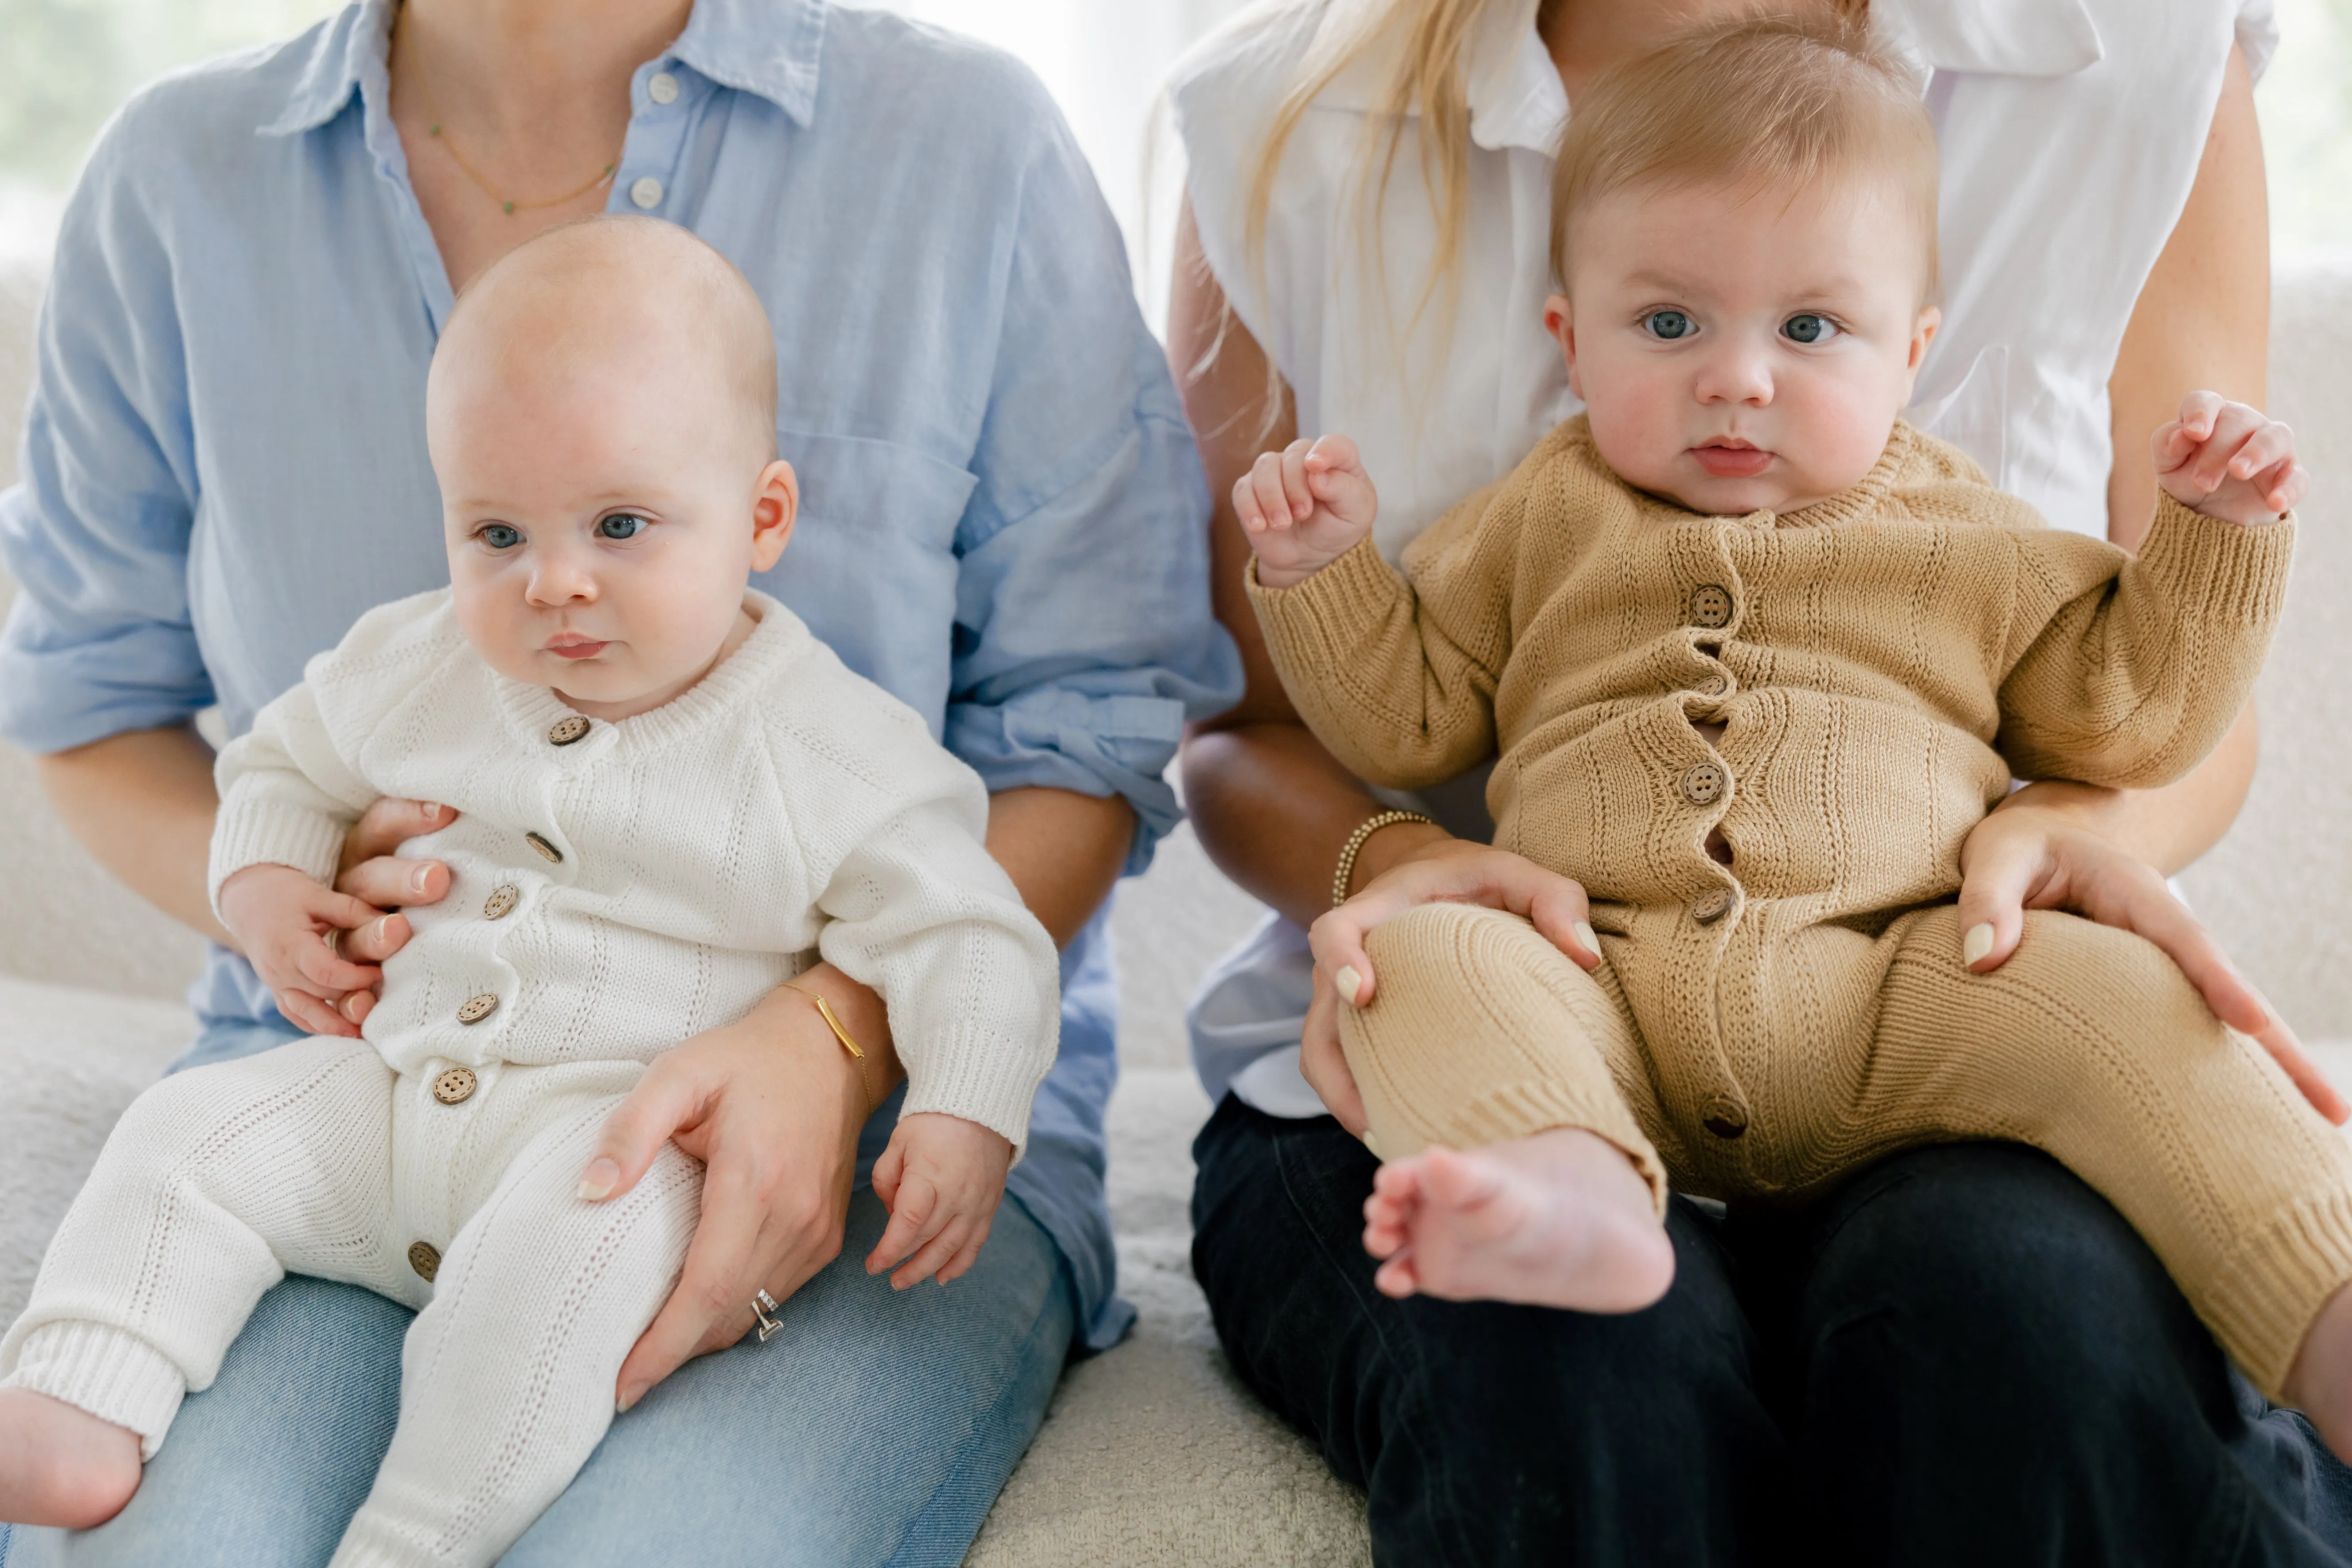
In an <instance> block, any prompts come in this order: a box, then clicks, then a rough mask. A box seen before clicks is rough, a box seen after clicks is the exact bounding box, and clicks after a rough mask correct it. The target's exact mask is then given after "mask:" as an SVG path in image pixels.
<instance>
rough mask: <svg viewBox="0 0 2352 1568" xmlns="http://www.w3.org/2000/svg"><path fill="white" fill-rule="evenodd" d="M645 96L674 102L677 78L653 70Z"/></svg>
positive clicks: (657, 101)
mask: <svg viewBox="0 0 2352 1568" xmlns="http://www.w3.org/2000/svg"><path fill="white" fill-rule="evenodd" d="M646 97H647V98H650V99H652V100H654V101H655V102H656V103H676V102H677V78H676V77H674V76H672V75H670V74H669V72H667V71H656V72H654V76H653V79H652V80H651V81H649V82H647V83H646ZM646 205H652V204H650V203H647V204H646Z"/></svg>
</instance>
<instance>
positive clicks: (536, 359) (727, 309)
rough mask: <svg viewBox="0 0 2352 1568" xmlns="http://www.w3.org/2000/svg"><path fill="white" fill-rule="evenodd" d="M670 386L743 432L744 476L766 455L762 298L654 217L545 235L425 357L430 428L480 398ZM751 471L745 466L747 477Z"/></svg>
mask: <svg viewBox="0 0 2352 1568" xmlns="http://www.w3.org/2000/svg"><path fill="white" fill-rule="evenodd" d="M580 376H588V377H596V376H622V377H627V378H631V379H638V380H651V381H654V382H656V383H658V384H667V386H668V387H669V388H670V390H671V393H672V395H683V396H686V397H688V398H690V399H694V400H696V401H698V402H699V403H700V405H701V406H702V417H703V418H705V419H708V420H712V421H716V422H719V424H720V425H722V426H726V425H731V426H734V427H736V428H739V429H740V432H741V434H742V437H743V439H744V442H745V448H744V452H743V458H744V460H745V462H746V463H748V464H749V465H750V468H751V469H756V468H759V467H761V466H762V465H764V464H766V463H767V462H768V461H769V460H771V459H772V458H774V457H775V455H776V347H775V338H774V335H773V333H772V331H771V329H770V327H769V324H768V315H767V311H766V310H763V309H761V304H760V297H759V295H758V294H757V293H755V292H754V291H753V290H752V288H751V284H750V283H748V282H747V281H745V280H744V278H743V275H742V274H741V273H740V272H739V271H737V270H736V269H735V267H734V265H733V264H732V263H731V262H730V261H729V260H728V259H727V258H725V257H723V256H721V255H719V252H718V251H716V250H714V249H712V248H711V247H710V246H709V245H708V244H706V243H705V242H704V241H703V240H701V239H700V238H698V237H696V236H695V235H694V234H692V233H690V232H689V231H688V230H686V229H683V228H680V227H678V226H677V225H676V224H671V223H665V222H663V221H662V220H661V219H659V218H651V217H635V216H598V217H593V218H587V219H584V220H583V221H582V222H579V223H572V224H565V225H563V226H562V227H560V228H552V229H550V230H548V231H547V232H546V233H545V234H542V235H540V236H539V237H536V238H533V239H530V240H528V241H526V242H524V243H523V244H521V245H520V246H517V247H515V248H514V249H513V250H511V251H509V252H508V253H507V254H506V255H505V256H504V257H502V258H499V260H498V261H497V262H495V263H493V264H492V265H491V266H490V267H489V268H487V269H486V270H485V271H483V272H482V273H481V274H480V275H479V276H478V277H477V278H475V279H474V280H473V281H472V282H470V283H468V284H467V286H466V289H465V290H464V292H462V293H460V294H459V295H458V296H457V308H456V309H455V310H452V311H451V312H450V316H449V322H448V325H447V326H446V328H444V329H443V331H442V333H441V342H440V345H439V347H438V348H436V350H435V352H434V355H433V369H432V374H431V376H430V378H429V379H428V381H427V383H426V392H425V407H426V423H427V427H428V430H429V431H436V432H437V430H438V429H439V428H440V426H441V425H442V422H443V421H444V420H445V419H447V418H461V419H462V418H472V417H476V416H478V414H479V412H480V410H479V407H478V400H479V399H480V398H482V397H483V396H485V395H488V396H490V397H493V398H496V397H499V396H502V395H503V396H517V395H522V396H528V395H531V393H532V392H533V391H534V390H535V389H541V388H548V387H553V386H560V385H562V384H564V383H566V382H569V381H571V380H572V378H574V377H580ZM747 471H748V470H747Z"/></svg>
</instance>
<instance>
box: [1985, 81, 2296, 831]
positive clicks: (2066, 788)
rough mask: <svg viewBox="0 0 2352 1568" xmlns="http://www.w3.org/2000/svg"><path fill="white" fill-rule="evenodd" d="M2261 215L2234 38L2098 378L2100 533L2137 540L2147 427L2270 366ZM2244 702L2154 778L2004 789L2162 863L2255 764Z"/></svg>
mask: <svg viewBox="0 0 2352 1568" xmlns="http://www.w3.org/2000/svg"><path fill="white" fill-rule="evenodd" d="M2270 278H2271V260H2270V221H2269V214H2268V208H2267V202H2266V198H2265V196H2264V194H2263V139H2262V128H2261V125H2260V124H2259V123H2258V122H2257V121H2256V119H2255V116H2254V89H2253V78H2252V73H2251V72H2250V71H2249V70H2248V69H2247V67H2246V61H2245V57H2244V56H2243V55H2242V54H2241V53H2240V52H2239V50H2238V49H2237V48H2236V47H2235V46H2232V47H2231V50H2230V58H2229V62H2228V64H2227V66H2226V67H2225V68H2224V69H2223V71H2222V79H2221V97H2220V100H2219V101H2218V102H2216V104H2215V105H2214V109H2213V120H2212V123H2211V126H2210V129H2209V131H2208V132H2207V135H2206V139H2205V149H2204V153H2203V154H2202V156H2201V157H2200V159H2199V162H2198V166H2197V177H2196V180H2195V181H2194V182H2193V184H2191V186H2190V188H2189V199H2188V202H2187V204H2186V205H2184V206H2183V207H2182V209H2181V213H2180V216H2179V219H2178V220H2177V221H2176V222H2175V224H2174V226H2173V231H2172V234H2171V237H2169V238H2168V239H2167V240H2166V242H2165V246H2164V249H2163V250H2162V252H2160V253H2159V254H2158V257H2157V258H2156V265H2155V267H2154V268H2152V269H2151V270H2150V271H2149V273H2148V276H2147V281H2146V282H2145V283H2143V284H2142V285H2141V286H2140V292H2139V300H2138V301H2137V304H2135V305H2134V307H2133V309H2132V315H2131V321H2130V323H2129V324H2128V325H2127V326H2126V328H2125V329H2124V337H2123V342H2122V344H2121V346H2120V348H2119V349H2118V350H2117V352H2116V367H2115V371H2114V374H2112V375H2111V376H2110V378H2109V380H2108V383H2107V401H2108V405H2109V410H2110V415H2111V418H2112V426H2111V429H2110V436H2111V437H2112V439H2113V442H2114V447H2115V467H2114V470H2113V472H2112V474H2111V475H2110V477H2109V479H2108V483H2107V515H2108V522H2107V537H2108V538H2110V539H2112V540H2113V541H2115V542H2116V543H2117V544H2120V545H2122V546H2123V547H2124V548H2125V549H2126V550H2137V548H2138V547H2139V543H2140V541H2141V539H2142V538H2144V537H2145V536H2146V534H2147V527H2148V520H2149V518H2150V517H2151V515H2152V514H2153V510H2154V507H2155V503H2156V471H2155V468H2154V467H2153V465H2152V464H2151V462H2150V460H2149V457H2148V440H2149V437H2150V436H2151V435H2152V434H2153V433H2154V432H2155V430H2156V429H2157V427H2158V426H2161V425H2163V424H2164V423H2165V422H2166V421H2167V420H2168V419H2170V418H2171V417H2172V416H2173V415H2174V413H2175V412H2176V411H2177V410H2178V409H2179V406H2180V400H2181V398H2182V397H2184V396H2186V395H2188V394H2189V393H2190V392H2192V391H2194V390H2196V389H2197V388H2199V387H2205V388H2210V389H2211V390H2213V391H2216V392H2219V393H2221V395H2224V396H2226V397H2232V398H2237V399H2240V400H2242V401H2243V402H2247V403H2251V404H2252V405H2254V406H2256V407H2258V408H2259V407H2261V406H2262V405H2263V392H2264V383H2265V380H2266V377H2267V374H2268V371H2269V363H2268V353H2269V344H2270ZM2255 751H2256V744H2255V727H2254V713H2253V709H2252V705H2251V704H2250V705H2249V706H2248V707H2247V710H2246V711H2245V712H2244V713H2242V714H2241V715H2240V716H2239V719H2238V723H2237V726H2236V728H2234V729H2232V730H2231V731H2230V734H2229V737H2228V738H2227V739H2226V740H2224V741H2223V742H2221V745H2220V746H2219V747H2218V748H2217V749H2216V750H2215V751H2214V752H2213V754H2212V755H2211V756H2210V757H2208V758H2206V759H2205V761H2204V762H2203V763H2201V764H2200V766H2199V767H2198V768H2197V769H2196V771H2195V772H2193V773H2189V775H2188V776H2187V777H2186V778H2183V779H2181V780H2179V782H2177V783H2175V784H2168V785H2167V786H2166V787H2165V788H2163V789H2151V790H2122V791H2118V790H2098V789H2089V788H2086V787H2084V786H2083V785H2079V784H2035V785H2034V786H2032V788H2031V789H2026V790H2021V791H2019V792H2018V793H2017V794H2016V795H2012V796H2011V803H2012V804H2015V805H2055V806H2059V807H2061V808H2062V809H2063V810H2065V811H2066V812H2068V813H2069V814H2070V815H2073V816H2076V817H2077V818H2078V819H2079V820H2080V821H2081V822H2082V823H2083V825H2084V826H2086V827H2088V828H2089V829H2091V830H2092V831H2093V832H2095V833H2097V834H2098V835H2099V836H2100V837H2103V838H2105V839H2107V840H2108V841H2109V842H2111V843H2113V844H2115V845H2116V847H2119V848H2121V849H2123V850H2124V851H2125V852H2126V853H2127V854H2129V855H2132V856H2134V857H2136V858H2138V859H2140V860H2143V861H2145V862H2146V863H2147V864H2148V865H2151V866H2154V867H2155V868H2157V869H2158V870H2160V871H2162V872H2164V873H2165V874H2166V875H2167V876H2170V875H2171V874H2172V873H2173V872H2175V871H2178V870H2179V869H2180V868H2182V867H2184V866H2187V865H2189V863H2190V862H2191V861H2193V860H2195V859H2196V858H2198V857H2199V856H2200V855H2202V854H2204V853H2205V851H2207V850H2208V849H2210V848H2211V847H2213V846H2214V845H2215V844H2217V843H2219V842H2220V841H2221V836H2222V835H2223V834H2224V833H2227V832H2228V831H2229V830H2230V824H2231V821H2233V820H2234V819H2235V818H2236V816H2237V815H2238V810H2239V807H2241V806H2242V805H2244V804H2245V799H2246V790H2247V787H2248V786H2249V785H2250V784H2252V781H2253V776H2254V754H2255Z"/></svg>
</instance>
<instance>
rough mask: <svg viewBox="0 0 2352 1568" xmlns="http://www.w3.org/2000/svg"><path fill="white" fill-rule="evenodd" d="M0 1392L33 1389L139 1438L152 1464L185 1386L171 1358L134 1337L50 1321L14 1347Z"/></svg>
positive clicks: (98, 1327) (109, 1329) (94, 1326)
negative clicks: (125, 1428) (10, 1369)
mask: <svg viewBox="0 0 2352 1568" xmlns="http://www.w3.org/2000/svg"><path fill="white" fill-rule="evenodd" d="M0 1387H5V1388H28V1389H30V1390H32V1391H33V1392H34V1393H35V1394H47V1395H48V1396H49V1397H50V1398H51V1399H58V1400H63V1401H64V1402H65V1403H66V1404H68V1405H73V1406H75V1407H76V1408H78V1409H81V1410H87V1411H89V1413H90V1414H91V1415H95V1416H97V1417H98V1418H99V1419H100V1420H101V1421H111V1422H113V1423H114V1424H115V1425H116V1426H128V1427H129V1428H131V1430H132V1431H133V1432H136V1433H138V1434H139V1457H140V1458H142V1459H152V1458H154V1457H155V1450H156V1449H158V1448H160V1447H163V1434H164V1433H165V1432H167V1431H169V1430H170V1429H171V1426H172V1417H173V1416H174V1415H178V1414H179V1412H180V1401H181V1400H182V1399H183V1398H184V1397H185V1396H186V1394H187V1392H188V1384H187V1382H186V1380H185V1379H184V1378H183V1377H182V1376H181V1375H180V1369H179V1367H178V1366H177V1365H175V1364H174V1363H173V1362H172V1360H171V1358H169V1357H168V1356H166V1355H164V1354H163V1352H161V1351H159V1350H157V1349H155V1347H154V1346H152V1345H151V1344H149V1343H148V1342H146V1341H145V1340H142V1339H140V1338H139V1337H138V1336H137V1335H135V1334H127V1333H125V1332H123V1331H121V1329H117V1328H112V1327H110V1326H109V1325H107V1324H104V1323H73V1322H64V1323H45V1324H43V1325H42V1326H41V1327H39V1328H37V1329H35V1330H34V1331H32V1332H31V1333H29V1334H26V1336H25V1338H24V1342H22V1343H21V1344H19V1345H18V1346H17V1347H16V1370H14V1371H13V1372H11V1373H9V1374H8V1375H7V1376H6V1377H5V1378H0Z"/></svg>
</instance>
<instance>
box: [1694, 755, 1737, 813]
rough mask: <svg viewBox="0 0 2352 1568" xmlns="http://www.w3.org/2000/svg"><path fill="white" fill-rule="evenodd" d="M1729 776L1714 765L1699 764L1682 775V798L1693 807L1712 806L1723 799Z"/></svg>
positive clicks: (1729, 780)
mask: <svg viewBox="0 0 2352 1568" xmlns="http://www.w3.org/2000/svg"><path fill="white" fill-rule="evenodd" d="M1730 782H1731V775H1730V774H1728V773H1725V772H1724V771H1723V769H1722V768H1721V767H1719V766H1717V764H1716V763H1699V764H1698V765H1697V766H1696V767H1694V768H1692V769H1691V770H1690V771H1689V772H1687V773H1684V774H1683V798H1684V799H1685V800H1687V801H1689V802H1690V803H1691V804H1692V805H1714V804H1715V803H1716V802H1717V801H1718V800H1721V799H1722V798H1723V791H1724V786H1725V785H1727V784H1729V783H1730Z"/></svg>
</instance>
